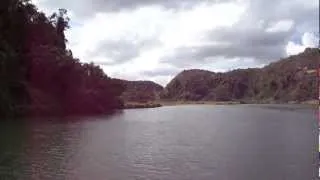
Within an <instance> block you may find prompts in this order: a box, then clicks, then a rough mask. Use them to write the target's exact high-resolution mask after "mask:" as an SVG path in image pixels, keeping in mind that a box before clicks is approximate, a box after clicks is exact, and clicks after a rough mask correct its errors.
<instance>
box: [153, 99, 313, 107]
mask: <svg viewBox="0 0 320 180" xmlns="http://www.w3.org/2000/svg"><path fill="white" fill-rule="evenodd" d="M157 103H158V104H161V105H162V106H178V105H188V104H190V105H191V104H194V105H196V104H204V105H237V104H301V105H318V100H308V101H301V102H299V101H289V102H280V101H272V100H264V101H258V100H240V101H157Z"/></svg>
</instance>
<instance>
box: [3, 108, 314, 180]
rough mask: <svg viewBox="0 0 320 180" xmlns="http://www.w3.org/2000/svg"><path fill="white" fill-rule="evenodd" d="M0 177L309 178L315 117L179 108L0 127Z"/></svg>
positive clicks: (310, 113) (307, 111) (291, 111)
mask: <svg viewBox="0 0 320 180" xmlns="http://www.w3.org/2000/svg"><path fill="white" fill-rule="evenodd" d="M0 130H1V131H0V133H1V134H0V135H1V137H0V179H1V180H2V179H19V180H29V179H30V180H90V179H91V180H131V179H132V180H133V179H134V180H144V179H151V180H189V179H190V180H213V179H214V180H313V179H315V177H316V176H317V174H318V170H317V167H316V165H317V163H318V161H317V150H318V146H317V143H318V132H317V131H318V128H317V112H316V109H311V108H307V107H301V106H295V105H292V106H288V105H226V106H224V105H221V106H212V105H185V106H168V107H161V108H155V109H131V110H124V111H123V112H119V113H117V114H114V115H112V116H100V117H87V118H76V117H74V118H67V119H32V120H21V121H14V122H12V121H11V122H8V121H2V122H0Z"/></svg>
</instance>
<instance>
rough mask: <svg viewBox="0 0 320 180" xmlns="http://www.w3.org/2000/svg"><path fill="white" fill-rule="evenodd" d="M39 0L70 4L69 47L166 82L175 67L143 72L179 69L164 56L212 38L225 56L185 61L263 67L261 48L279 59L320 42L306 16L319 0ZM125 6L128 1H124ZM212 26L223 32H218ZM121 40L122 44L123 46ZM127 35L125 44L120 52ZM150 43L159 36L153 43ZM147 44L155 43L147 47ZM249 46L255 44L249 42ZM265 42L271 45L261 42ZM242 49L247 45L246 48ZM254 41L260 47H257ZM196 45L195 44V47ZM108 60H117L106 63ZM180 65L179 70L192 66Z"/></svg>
mask: <svg viewBox="0 0 320 180" xmlns="http://www.w3.org/2000/svg"><path fill="white" fill-rule="evenodd" d="M32 1H33V2H34V3H35V4H36V5H37V6H38V7H39V9H41V10H42V11H44V12H46V13H47V14H51V13H52V12H54V11H56V10H57V7H60V8H67V9H68V12H69V16H70V17H71V22H70V24H71V29H70V30H68V31H67V32H66V36H67V39H68V40H69V43H68V47H69V48H70V49H71V50H72V51H73V54H74V56H75V57H78V58H79V59H80V61H82V62H91V61H93V62H96V63H97V64H101V66H102V68H103V69H104V71H105V72H106V73H107V74H108V75H109V76H113V77H116V78H124V79H128V80H137V79H146V80H155V81H156V82H158V83H161V84H162V85H165V84H166V83H167V82H168V80H169V79H170V78H172V77H173V76H174V75H175V74H170V75H160V74H158V75H157V74H156V73H153V75H152V76H151V75H150V76H147V75H145V74H143V72H146V71H153V72H159V73H160V71H161V70H163V69H167V70H168V72H169V71H172V72H175V71H176V70H175V69H174V68H173V67H172V66H173V65H174V63H173V62H171V65H172V66H171V65H170V61H169V62H166V63H169V65H168V64H164V62H162V61H160V59H162V58H163V57H165V56H168V55H170V54H171V53H173V52H174V50H175V49H179V48H182V47H198V49H197V50H199V48H200V49H201V48H202V47H205V46H207V47H208V46H209V45H212V47H214V46H213V45H219V47H220V48H221V46H223V47H229V48H225V49H222V50H221V51H218V52H219V56H220V55H221V57H213V55H212V53H210V52H214V51H212V50H211V49H208V50H207V51H206V52H205V53H206V54H210V56H204V57H203V58H204V59H199V60H198V59H196V60H194V61H192V62H191V61H190V62H189V61H188V62H186V63H184V64H187V65H188V67H190V68H202V69H208V70H212V71H226V70H229V69H234V68H247V67H259V66H261V65H262V64H264V63H266V62H262V61H261V59H258V56H252V54H254V52H257V51H259V50H261V49H262V50H263V51H264V52H265V53H262V54H274V55H273V56H272V55H271V56H268V57H269V58H270V57H272V58H271V59H273V58H274V57H277V56H278V54H279V52H284V51H286V52H287V54H288V55H291V54H297V53H299V52H301V51H303V50H304V48H305V47H309V46H311V47H314V46H316V44H317V38H316V37H315V36H314V35H313V34H312V33H308V32H311V31H313V30H314V29H312V28H314V26H313V25H312V24H314V23H310V22H311V21H307V20H306V23H304V22H305V20H304V18H305V17H308V18H311V17H310V16H307V15H309V14H308V13H307V12H314V11H315V10H318V6H319V4H318V2H316V1H312V0H294V1H292V2H288V1H285V0H276V1H277V2H278V3H277V4H279V6H277V7H274V6H270V5H268V4H269V3H266V2H265V1H264V0H237V1H236V0H233V1H225V2H224V1H216V2H217V3H208V2H212V1H210V0H203V1H202V0H197V1H196V0H192V1H191V0H190V1H187V2H188V3H189V4H191V6H190V7H191V8H190V7H189V8H185V9H184V8H176V7H178V6H179V4H180V3H181V1H178V0H172V1H167V0H163V1H162V0H152V1H151V0H150V1H142V0H140V1H139V0H131V1H127V0H119V1H114V2H113V1H110V0H104V1H100V0H93V1H94V2H91V1H90V2H88V1H83V0H79V1H74V0H68V1H65V0H32ZM190 2H191V3H190ZM99 3H100V4H99ZM110 3H111V4H110ZM275 3H276V2H275ZM177 4H178V6H177ZM108 5H110V6H112V5H114V6H115V7H116V8H115V9H116V10H111V9H112V8H111V9H110V8H109V9H108V8H107V6H108ZM122 5H123V6H124V7H123V8H121V7H120V6H122ZM170 7H175V8H170ZM104 8H105V10H104ZM299 10H301V12H300V11H299ZM298 11H299V12H298ZM266 12H267V13H266ZM317 12H318V11H317ZM295 14H297V15H295ZM311 14H312V13H311ZM314 18H316V17H314ZM299 23H300V24H299ZM301 23H303V24H302V25H301ZM311 26H312V27H311ZM219 29H220V30H219ZM221 29H223V30H226V32H227V33H224V34H223V32H222V31H223V30H222V31H221ZM294 31H299V33H302V34H303V36H302V37H301V43H296V42H293V41H290V39H287V37H291V35H292V33H294ZM209 32H211V33H212V32H214V33H216V34H214V35H213V36H212V37H211V38H210V37H208V34H209ZM233 32H236V33H233ZM250 33H251V34H250ZM281 33H282V34H281ZM221 35H222V36H223V37H221ZM230 40H231V41H230ZM248 41H250V42H251V43H248ZM110 42H113V43H114V44H112V47H113V48H114V49H112V50H113V51H114V50H115V52H114V53H103V51H105V52H108V49H105V50H104V49H103V48H104V47H103V44H108V43H109V45H110ZM117 42H119V47H118V46H117V45H115V44H117ZM123 42H125V43H124V44H125V47H123V48H122V49H121V50H120V49H119V51H118V52H116V49H117V48H120V44H121V43H123ZM128 42H129V43H128ZM146 42H156V43H154V44H153V45H149V44H148V43H146ZM143 43H146V45H144V44H143ZM227 43H233V44H227ZM151 44H152V43H151ZM275 44H276V46H275ZM142 45H144V46H147V48H145V47H144V48H141V47H139V46H142ZM248 45H251V46H250V47H248ZM131 46H132V49H131ZM257 46H259V47H260V46H261V47H263V48H260V49H259V48H257ZM107 47H108V46H106V47H105V48H107ZM240 48H242V49H246V51H245V52H244V51H240V50H239V49H240ZM250 48H251V49H252V48H256V50H253V49H252V50H251V49H250ZM268 48H269V50H268ZM126 49H128V50H126ZM274 49H279V50H278V51H275V50H274ZM97 50H99V51H98V52H97ZM189 50H190V51H192V49H189ZM195 50H196V49H194V51H195ZM126 51H128V53H131V56H126V55H123V56H121V57H124V60H123V59H122V60H121V63H120V62H118V63H117V62H114V61H115V58H113V57H112V56H111V55H110V54H116V53H119V52H120V53H126ZM100 52H102V53H100ZM232 52H237V53H238V54H239V53H240V54H241V53H242V54H243V53H244V54H245V55H246V56H245V57H244V58H239V57H240V56H236V55H238V54H237V53H233V54H232ZM269 52H274V53H269ZM136 54H137V56H136ZM191 54H192V53H191ZM234 54H235V55H234ZM230 55H232V57H231V56H230ZM223 56H224V57H223ZM233 56H236V57H235V58H234V57H233ZM181 57H185V56H181ZM247 57H254V58H255V59H250V58H247ZM126 58H128V59H127V60H126ZM274 60H276V59H274ZM107 62H109V63H110V62H112V63H111V64H108V65H106V63H107ZM102 64H104V65H102ZM175 68H177V70H179V69H182V68H185V67H182V66H179V67H175ZM149 74H152V73H149Z"/></svg>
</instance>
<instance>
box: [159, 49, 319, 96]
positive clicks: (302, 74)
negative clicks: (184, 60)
mask: <svg viewBox="0 0 320 180" xmlns="http://www.w3.org/2000/svg"><path fill="white" fill-rule="evenodd" d="M319 63H320V51H319V49H311V48H307V49H306V50H305V51H304V52H303V53H300V54H298V55H295V56H291V57H288V58H285V59H281V60H280V61H278V62H274V63H271V64H270V65H268V66H265V67H264V68H261V69H258V68H252V69H238V70H233V71H230V72H226V73H214V72H210V71H204V70H195V69H192V70H184V71H183V72H181V73H179V74H178V75H177V76H176V77H175V78H174V79H172V81H171V82H170V83H169V84H168V85H167V86H166V87H165V89H164V91H163V93H162V94H161V98H162V99H164V100H186V101H200V100H201V101H232V100H244V101H249V102H250V101H251V102H288V101H306V100H313V99H317V96H318V95H317V94H318V92H317V81H316V74H307V73H306V70H307V69H316V68H317V67H319Z"/></svg>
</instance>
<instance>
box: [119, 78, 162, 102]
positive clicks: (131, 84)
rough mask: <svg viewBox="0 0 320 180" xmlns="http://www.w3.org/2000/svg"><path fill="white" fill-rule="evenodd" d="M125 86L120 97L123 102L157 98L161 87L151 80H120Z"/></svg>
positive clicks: (147, 100) (146, 100)
mask: <svg viewBox="0 0 320 180" xmlns="http://www.w3.org/2000/svg"><path fill="white" fill-rule="evenodd" d="M120 81H121V83H122V84H123V86H124V87H125V90H124V92H123V93H122V95H121V97H122V99H123V100H124V102H142V103H143V102H150V101H155V100H156V99H159V94H160V93H161V92H162V91H163V87H162V86H161V85H159V84H157V83H154V82H152V81H127V80H120Z"/></svg>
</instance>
